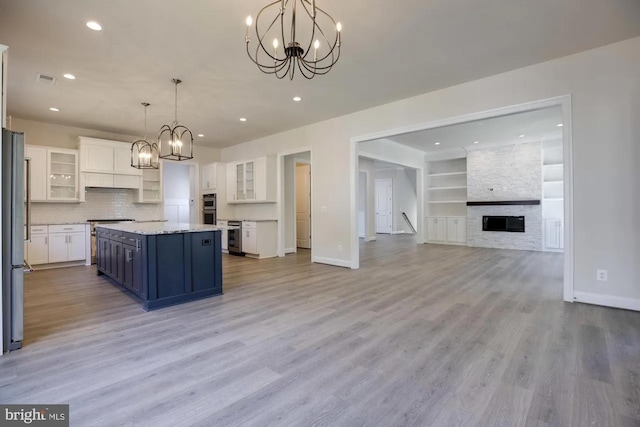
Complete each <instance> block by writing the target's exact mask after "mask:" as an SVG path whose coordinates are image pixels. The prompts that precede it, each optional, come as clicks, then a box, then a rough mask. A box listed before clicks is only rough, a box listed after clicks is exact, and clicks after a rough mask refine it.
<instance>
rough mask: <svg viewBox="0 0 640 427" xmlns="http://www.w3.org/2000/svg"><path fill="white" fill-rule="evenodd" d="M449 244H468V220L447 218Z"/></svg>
mask: <svg viewBox="0 0 640 427" xmlns="http://www.w3.org/2000/svg"><path fill="white" fill-rule="evenodd" d="M447 242H448V243H453V244H464V243H467V219H466V218H447Z"/></svg>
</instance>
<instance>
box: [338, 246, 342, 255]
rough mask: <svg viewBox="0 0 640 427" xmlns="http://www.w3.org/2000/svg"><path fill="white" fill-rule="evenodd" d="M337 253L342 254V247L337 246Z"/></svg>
mask: <svg viewBox="0 0 640 427" xmlns="http://www.w3.org/2000/svg"><path fill="white" fill-rule="evenodd" d="M338 253H339V254H341V253H342V245H338Z"/></svg>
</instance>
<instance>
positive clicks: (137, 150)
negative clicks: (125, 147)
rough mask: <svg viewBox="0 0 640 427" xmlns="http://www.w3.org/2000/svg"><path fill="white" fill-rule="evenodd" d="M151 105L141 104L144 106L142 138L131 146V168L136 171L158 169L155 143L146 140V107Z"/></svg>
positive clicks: (158, 152)
mask: <svg viewBox="0 0 640 427" xmlns="http://www.w3.org/2000/svg"><path fill="white" fill-rule="evenodd" d="M149 105H151V104H149V103H148V102H143V103H142V106H144V138H142V139H139V140H137V141H135V142H134V143H133V144H131V167H134V168H136V169H158V168H159V160H158V156H159V154H160V150H158V145H157V144H156V143H155V142H149V140H148V139H147V107H148V106H149Z"/></svg>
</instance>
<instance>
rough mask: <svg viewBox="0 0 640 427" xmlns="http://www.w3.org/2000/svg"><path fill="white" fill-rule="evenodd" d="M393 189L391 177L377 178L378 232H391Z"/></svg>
mask: <svg viewBox="0 0 640 427" xmlns="http://www.w3.org/2000/svg"><path fill="white" fill-rule="evenodd" d="M392 228H393V191H392V182H391V180H390V179H376V233H384V234H391V231H392Z"/></svg>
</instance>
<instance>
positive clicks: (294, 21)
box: [245, 0, 342, 80]
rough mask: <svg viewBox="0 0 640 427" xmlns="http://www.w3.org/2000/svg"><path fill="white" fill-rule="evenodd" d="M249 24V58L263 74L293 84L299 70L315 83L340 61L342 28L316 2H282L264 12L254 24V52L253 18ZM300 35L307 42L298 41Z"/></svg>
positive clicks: (247, 37)
mask: <svg viewBox="0 0 640 427" xmlns="http://www.w3.org/2000/svg"><path fill="white" fill-rule="evenodd" d="M246 24H247V32H246V35H245V42H246V45H247V54H248V55H249V58H250V59H251V60H252V61H253V62H254V63H255V64H256V65H257V66H258V69H259V70H260V71H262V72H263V73H266V74H275V75H276V77H277V78H279V79H282V78H284V77H286V76H289V79H291V80H293V76H294V75H295V73H296V69H298V70H299V71H300V74H302V75H303V76H304V77H306V78H307V79H312V78H314V77H315V76H316V75H323V74H327V73H328V72H329V71H330V70H331V68H332V67H333V66H334V65H335V63H336V62H338V59H340V46H341V44H342V40H341V32H342V24H340V23H339V22H338V23H336V21H335V20H334V19H333V18H332V17H331V16H330V15H329V14H328V13H326V12H325V11H324V10H322V9H320V8H319V7H318V6H317V5H316V0H280V1H274V2H272V3H269V4H268V5H266V6H265V7H264V8H262V10H260V12H259V13H258V15H257V16H256V21H255V27H256V38H257V44H256V49H255V52H254V51H253V50H252V49H250V48H249V44H250V43H251V38H250V36H249V30H250V28H251V26H252V25H253V18H252V17H251V16H248V17H247V21H246ZM261 24H262V25H263V26H262V27H261ZM299 24H301V27H300V28H298V25H299ZM285 29H287V31H285ZM301 34H302V35H303V37H304V40H303V38H302V37H297V36H299V35H301ZM305 36H306V37H305ZM307 37H308V39H307ZM305 49H306V50H305Z"/></svg>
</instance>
